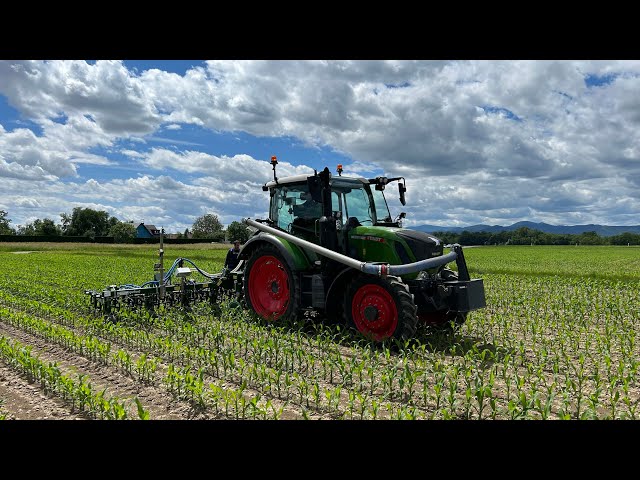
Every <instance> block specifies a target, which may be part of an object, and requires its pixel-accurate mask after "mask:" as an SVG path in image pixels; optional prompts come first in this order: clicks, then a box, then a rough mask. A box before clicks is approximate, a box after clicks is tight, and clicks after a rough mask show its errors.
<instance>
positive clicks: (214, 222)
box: [191, 213, 224, 238]
mask: <svg viewBox="0 0 640 480" xmlns="http://www.w3.org/2000/svg"><path fill="white" fill-rule="evenodd" d="M191 232H192V233H193V238H224V232H223V227H222V223H220V220H219V219H218V216H217V215H214V214H212V213H207V214H205V215H202V216H201V217H198V218H197V219H196V221H195V222H193V226H192V227H191Z"/></svg>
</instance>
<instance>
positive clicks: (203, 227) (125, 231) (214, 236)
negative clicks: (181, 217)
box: [0, 207, 251, 243]
mask: <svg viewBox="0 0 640 480" xmlns="http://www.w3.org/2000/svg"><path fill="white" fill-rule="evenodd" d="M8 215H9V213H8V212H7V211H5V210H0V235H19V236H41V235H45V236H76V237H78V236H79V237H87V238H88V239H92V240H94V239H95V238H96V237H113V238H114V241H115V242H118V243H122V242H127V241H130V240H131V239H133V238H135V237H136V227H137V225H134V223H133V222H131V221H121V220H119V219H118V218H116V217H114V216H111V215H109V213H108V212H106V211H103V210H94V209H92V208H83V207H75V208H74V209H73V211H72V212H71V213H61V214H60V222H59V223H56V222H55V221H54V220H53V219H50V218H43V219H40V218H38V219H36V220H33V221H32V222H28V223H27V224H25V225H18V226H17V227H16V228H13V227H12V226H11V219H10V218H8ZM250 233H251V232H250V231H249V229H248V228H247V226H246V225H244V224H243V223H241V222H237V221H234V222H231V224H230V225H229V226H228V227H227V228H226V229H225V228H224V226H223V225H222V223H221V222H220V219H219V218H218V216H217V215H215V214H212V213H207V214H205V215H202V216H200V217H198V218H197V219H196V220H195V222H194V223H193V225H192V226H191V229H188V228H187V229H185V231H184V232H183V233H178V234H177V237H178V238H202V239H208V240H213V241H224V239H225V237H228V239H229V240H230V241H233V240H240V241H241V242H242V243H244V242H246V241H247V239H248V238H249V235H250Z"/></svg>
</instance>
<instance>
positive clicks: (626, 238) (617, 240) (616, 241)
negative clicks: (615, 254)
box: [609, 232, 640, 245]
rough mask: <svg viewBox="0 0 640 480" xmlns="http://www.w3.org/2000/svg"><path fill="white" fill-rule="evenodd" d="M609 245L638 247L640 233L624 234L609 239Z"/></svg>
mask: <svg viewBox="0 0 640 480" xmlns="http://www.w3.org/2000/svg"><path fill="white" fill-rule="evenodd" d="M609 242H610V243H611V245H640V233H632V232H624V233H621V234H620V235H613V236H612V237H610V239H609Z"/></svg>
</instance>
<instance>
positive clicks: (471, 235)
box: [430, 227, 640, 245]
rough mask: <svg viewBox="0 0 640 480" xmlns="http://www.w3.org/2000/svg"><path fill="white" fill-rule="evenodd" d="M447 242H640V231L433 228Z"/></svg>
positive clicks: (501, 243)
mask: <svg viewBox="0 0 640 480" xmlns="http://www.w3.org/2000/svg"><path fill="white" fill-rule="evenodd" d="M430 233H431V234H432V235H434V236H436V237H438V238H439V239H441V240H442V241H443V242H444V243H459V244H460V245H640V234H638V233H632V232H625V233H621V234H619V235H612V236H609V237H601V236H600V235H598V234H597V233H596V232H595V231H592V232H583V233H579V234H576V233H547V232H543V231H542V230H536V229H534V228H529V227H520V228H518V229H516V230H512V231H502V232H485V231H481V232H470V231H468V230H464V231H463V232H461V233H453V232H430Z"/></svg>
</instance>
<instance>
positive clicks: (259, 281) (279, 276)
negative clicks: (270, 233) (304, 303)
mask: <svg viewBox="0 0 640 480" xmlns="http://www.w3.org/2000/svg"><path fill="white" fill-rule="evenodd" d="M243 287H244V298H245V301H246V303H247V306H248V307H249V308H250V309H251V310H253V311H254V312H255V313H256V314H257V315H258V316H259V317H261V318H263V319H265V320H294V319H295V318H297V316H298V313H299V310H300V285H299V284H298V282H297V281H296V278H295V276H294V275H293V272H292V271H291V268H290V267H289V265H288V264H287V261H286V260H285V259H284V257H283V256H282V254H281V253H280V252H279V251H278V249H277V248H276V247H274V246H273V245H269V244H267V245H263V246H261V247H258V248H257V249H256V250H255V251H254V252H253V253H252V254H251V256H250V257H249V260H248V262H247V264H246V266H245V269H244V278H243Z"/></svg>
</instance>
